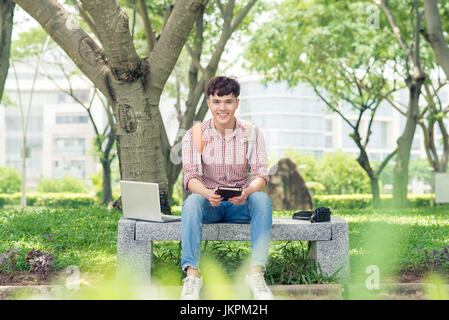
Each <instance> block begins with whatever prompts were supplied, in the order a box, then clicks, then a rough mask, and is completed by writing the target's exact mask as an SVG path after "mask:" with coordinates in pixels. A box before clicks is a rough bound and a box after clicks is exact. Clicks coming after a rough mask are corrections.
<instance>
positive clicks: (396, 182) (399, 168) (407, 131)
mask: <svg viewBox="0 0 449 320" xmlns="http://www.w3.org/2000/svg"><path fill="white" fill-rule="evenodd" d="M423 82H424V78H422V77H421V78H420V77H417V78H411V79H410V78H409V79H407V87H408V89H409V103H408V110H407V121H406V124H405V128H404V131H403V132H402V135H401V136H400V137H399V139H398V140H397V145H398V151H397V155H396V167H395V168H394V171H393V204H394V206H395V207H396V208H405V207H406V206H407V204H408V203H407V192H408V170H409V168H408V166H409V162H410V151H411V148H412V142H413V137H414V135H415V130H416V125H417V124H418V116H419V114H418V113H419V105H418V102H419V97H420V95H421V86H422V84H423Z"/></svg>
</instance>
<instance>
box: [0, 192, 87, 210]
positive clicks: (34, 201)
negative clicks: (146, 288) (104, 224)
mask: <svg viewBox="0 0 449 320" xmlns="http://www.w3.org/2000/svg"><path fill="white" fill-rule="evenodd" d="M20 197H21V194H20V193H15V194H0V199H2V200H0V202H1V201H3V202H4V204H5V205H12V206H13V205H19V204H20ZM94 204H95V199H94V198H93V197H92V196H91V195H89V194H81V193H27V205H28V206H36V207H50V208H58V207H68V208H79V207H84V206H92V205H94Z"/></svg>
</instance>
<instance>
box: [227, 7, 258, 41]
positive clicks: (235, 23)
mask: <svg viewBox="0 0 449 320" xmlns="http://www.w3.org/2000/svg"><path fill="white" fill-rule="evenodd" d="M256 1H257V0H250V1H248V3H247V4H246V6H245V7H244V8H243V9H242V10H241V11H240V12H239V13H238V15H237V16H236V17H235V18H234V20H233V21H232V24H231V33H233V32H234V31H235V30H236V29H237V28H238V26H239V25H240V23H242V21H243V19H244V18H245V17H246V15H247V14H248V12H249V11H250V10H251V8H252V7H253V6H254V4H255V3H256Z"/></svg>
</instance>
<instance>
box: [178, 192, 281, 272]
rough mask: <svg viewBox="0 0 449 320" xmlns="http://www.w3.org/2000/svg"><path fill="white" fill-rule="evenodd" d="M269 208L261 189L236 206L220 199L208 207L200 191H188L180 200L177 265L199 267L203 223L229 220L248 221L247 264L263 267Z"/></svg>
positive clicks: (269, 236)
mask: <svg viewBox="0 0 449 320" xmlns="http://www.w3.org/2000/svg"><path fill="white" fill-rule="evenodd" d="M272 216H273V209H272V206H271V200H270V198H269V197H268V195H267V194H266V193H264V192H254V193H253V194H251V195H250V196H249V197H248V199H246V201H245V203H244V204H243V205H241V206H236V205H234V204H232V203H230V202H228V201H222V202H221V205H220V206H217V207H212V206H211V204H210V202H209V201H208V200H207V199H206V198H204V197H203V196H202V195H200V194H196V193H194V194H191V195H189V196H188V197H187V199H186V200H185V201H184V202H183V204H182V220H181V244H182V257H181V267H182V269H183V270H184V271H186V270H187V267H188V266H190V267H193V268H196V269H198V270H199V259H200V244H201V237H202V226H203V224H204V223H206V224H208V223H215V222H229V223H250V224H251V253H252V254H251V264H250V266H251V267H252V266H255V265H260V266H262V267H263V268H265V266H266V264H267V259H268V248H269V246H270V240H271V226H272Z"/></svg>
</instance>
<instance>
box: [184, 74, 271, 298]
mask: <svg viewBox="0 0 449 320" xmlns="http://www.w3.org/2000/svg"><path fill="white" fill-rule="evenodd" d="M206 93H207V95H208V97H209V98H208V100H207V104H208V106H209V109H210V112H211V114H212V118H211V119H209V120H206V121H204V122H203V123H201V125H200V126H201V130H200V132H201V134H200V137H198V136H195V137H196V138H195V139H194V138H193V137H194V133H193V130H192V129H190V130H189V131H188V132H187V133H186V134H185V136H184V138H183V144H182V163H183V170H184V188H185V189H186V190H187V191H190V192H192V194H191V195H190V196H188V197H187V199H186V200H185V201H184V203H183V204H182V223H181V242H182V258H181V267H182V269H183V270H184V271H185V272H186V277H185V279H184V286H183V290H182V293H181V298H182V299H192V300H193V299H198V298H199V292H200V289H201V286H202V278H201V277H200V273H199V259H200V244H201V236H202V226H203V224H204V223H206V224H207V223H216V222H229V223H250V224H251V252H252V255H251V264H250V269H249V272H248V274H247V276H246V282H247V284H248V285H249V287H250V288H251V290H252V292H253V294H254V298H255V299H272V298H273V295H272V293H271V291H270V289H269V288H268V286H267V285H266V283H265V279H264V274H263V272H264V270H265V266H266V264H267V257H268V248H269V245H270V240H271V227H272V215H273V210H272V206H271V200H270V198H269V197H268V195H267V194H266V193H264V192H261V190H262V189H263V188H264V187H265V186H266V185H267V183H268V170H267V154H266V150H265V142H264V138H263V135H262V133H261V132H260V130H257V131H256V132H257V138H256V142H255V143H254V145H251V149H252V151H251V152H249V157H247V153H248V144H249V143H250V142H248V140H251V139H248V134H249V133H250V127H251V124H250V123H249V122H248V121H243V120H239V119H237V118H236V117H235V112H236V110H237V109H238V107H239V99H238V97H239V94H240V85H239V83H238V82H237V80H235V79H233V78H229V77H224V76H219V77H215V78H212V79H211V80H210V81H209V83H208V86H207V90H206ZM196 139H201V140H203V142H202V146H203V147H204V149H202V152H198V151H197V149H196V148H195V143H196V141H194V140H196ZM219 186H239V187H242V189H243V191H242V193H241V194H240V196H235V197H232V198H229V199H228V200H227V201H223V198H222V197H221V196H220V195H218V194H216V193H215V191H216V190H217V188H218V187H219Z"/></svg>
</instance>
